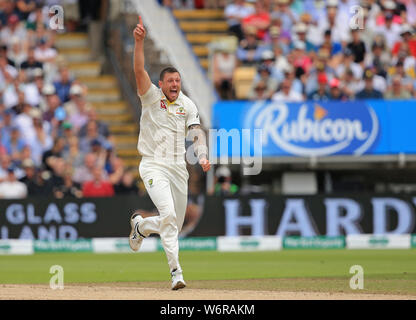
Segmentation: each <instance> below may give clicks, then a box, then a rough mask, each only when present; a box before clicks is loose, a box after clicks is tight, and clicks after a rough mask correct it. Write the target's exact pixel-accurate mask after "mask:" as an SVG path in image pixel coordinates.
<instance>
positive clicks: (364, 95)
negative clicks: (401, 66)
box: [355, 69, 383, 100]
mask: <svg viewBox="0 0 416 320" xmlns="http://www.w3.org/2000/svg"><path fill="white" fill-rule="evenodd" d="M373 78H374V74H373V72H372V71H371V69H367V70H366V71H365V72H364V81H365V88H364V89H363V90H362V91H360V92H359V93H357V95H356V97H355V98H356V99H358V100H362V99H383V94H382V93H381V92H380V91H378V90H376V89H374V87H373Z"/></svg>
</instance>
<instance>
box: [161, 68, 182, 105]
mask: <svg viewBox="0 0 416 320" xmlns="http://www.w3.org/2000/svg"><path fill="white" fill-rule="evenodd" d="M159 87H160V88H161V89H162V91H163V93H164V94H165V96H166V98H168V100H169V101H170V102H173V101H175V100H176V99H177V98H178V96H179V92H181V76H180V75H179V73H177V72H175V73H166V74H165V75H164V77H163V80H162V81H159Z"/></svg>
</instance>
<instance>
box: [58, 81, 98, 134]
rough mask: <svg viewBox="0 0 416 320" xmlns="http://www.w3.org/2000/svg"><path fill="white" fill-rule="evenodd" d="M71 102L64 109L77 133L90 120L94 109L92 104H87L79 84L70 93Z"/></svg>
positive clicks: (74, 85) (72, 87)
mask: <svg viewBox="0 0 416 320" xmlns="http://www.w3.org/2000/svg"><path fill="white" fill-rule="evenodd" d="M69 95H70V100H69V101H68V102H67V103H65V105H64V108H65V110H66V114H67V115H68V121H69V122H70V123H71V124H72V126H73V127H74V130H75V132H76V133H78V131H79V130H80V128H82V127H83V126H84V125H85V124H86V123H87V122H88V120H89V115H88V112H89V110H90V109H91V108H92V106H91V104H89V103H88V102H87V100H86V99H85V95H84V90H83V88H82V87H81V86H80V85H79V84H76V83H75V84H73V85H72V86H71V89H70V91H69Z"/></svg>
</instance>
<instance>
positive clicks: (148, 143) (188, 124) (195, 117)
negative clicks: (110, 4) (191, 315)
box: [129, 17, 211, 290]
mask: <svg viewBox="0 0 416 320" xmlns="http://www.w3.org/2000/svg"><path fill="white" fill-rule="evenodd" d="M139 21H140V22H139V24H138V25H137V26H136V28H135V30H134V33H133V34H134V39H135V48H134V72H135V76H136V83H137V94H138V95H139V97H140V100H141V103H142V115H141V119H140V135H139V141H138V151H139V153H140V154H141V155H142V160H141V161H140V167H139V171H140V176H141V178H142V180H143V182H144V185H145V187H146V190H147V192H148V194H149V196H150V198H151V199H152V201H153V203H154V204H155V206H156V208H157V210H158V211H159V216H153V217H147V218H143V217H142V216H141V215H140V212H135V213H133V215H132V216H131V219H130V226H131V233H130V236H129V243H130V247H131V249H132V250H133V251H138V250H139V248H140V246H141V243H142V241H143V239H144V238H146V237H147V236H149V235H150V234H153V233H157V234H159V235H160V238H161V241H162V245H163V248H164V249H165V253H166V256H167V258H168V264H169V268H170V272H171V276H172V290H177V289H181V288H184V287H185V286H186V283H185V281H184V279H183V275H182V268H181V266H180V264H179V243H178V234H179V232H180V230H181V229H182V225H183V222H184V218H185V211H186V204H187V194H188V178H189V174H188V171H187V169H186V162H185V159H184V154H185V152H186V150H185V137H186V133H187V131H188V130H189V131H190V135H191V136H192V137H195V139H194V144H193V147H194V151H195V152H196V154H197V157H198V159H199V164H200V165H201V166H202V169H203V170H204V171H205V172H207V171H208V170H209V169H210V167H211V165H210V163H209V161H208V159H207V154H208V149H207V146H206V143H205V136H204V135H203V134H202V130H201V127H200V120H199V114H198V110H197V108H196V106H195V104H194V103H193V102H192V101H191V99H189V98H188V97H187V96H185V95H184V94H183V93H182V92H181V76H180V74H179V72H178V71H177V70H176V69H175V68H172V67H170V68H166V69H164V70H163V71H162V72H161V74H160V81H159V87H160V88H157V87H156V86H155V85H154V84H152V82H151V80H150V77H149V75H148V73H147V72H146V70H145V68H144V39H145V37H146V29H145V28H144V26H143V23H142V19H141V17H139Z"/></svg>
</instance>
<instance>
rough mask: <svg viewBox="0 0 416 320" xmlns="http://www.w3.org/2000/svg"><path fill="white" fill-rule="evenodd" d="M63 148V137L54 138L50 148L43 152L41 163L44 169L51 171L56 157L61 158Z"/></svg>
mask: <svg viewBox="0 0 416 320" xmlns="http://www.w3.org/2000/svg"><path fill="white" fill-rule="evenodd" d="M64 148H65V139H63V138H56V139H55V140H54V142H53V146H52V148H50V149H49V150H47V151H45V152H44V153H43V156H42V164H43V167H44V168H45V169H46V170H48V171H53V166H52V165H53V162H54V160H55V159H56V158H62V155H63V151H64Z"/></svg>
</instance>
